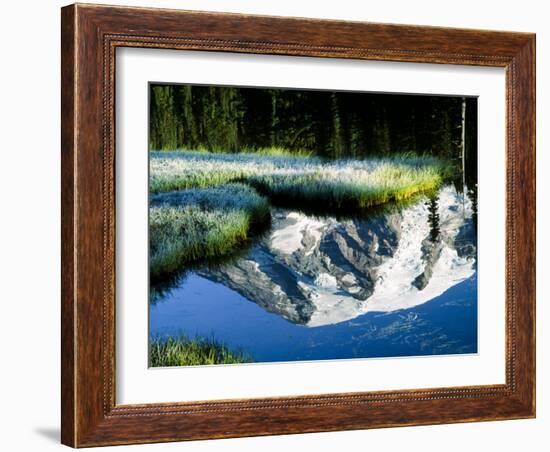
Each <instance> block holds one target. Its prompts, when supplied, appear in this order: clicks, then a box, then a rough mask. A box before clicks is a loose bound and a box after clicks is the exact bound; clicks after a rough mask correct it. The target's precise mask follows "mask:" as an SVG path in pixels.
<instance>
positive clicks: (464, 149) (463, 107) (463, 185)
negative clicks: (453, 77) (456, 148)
mask: <svg viewBox="0 0 550 452" xmlns="http://www.w3.org/2000/svg"><path fill="white" fill-rule="evenodd" d="M465 198H466V98H465V97H463V98H462V211H463V213H464V214H465V213H466V212H465V207H464V200H465Z"/></svg>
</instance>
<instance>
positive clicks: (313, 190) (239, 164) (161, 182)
mask: <svg viewBox="0 0 550 452" xmlns="http://www.w3.org/2000/svg"><path fill="white" fill-rule="evenodd" d="M448 172H449V168H448V166H447V164H446V163H445V162H444V161H441V160H439V159H435V158H432V157H418V156H412V155H400V156H397V157H395V158H392V159H388V158H381V159H369V160H337V161H326V160H322V159H319V158H317V157H304V156H289V155H286V154H284V153H283V152H282V151H280V150H278V151H277V152H272V153H266V154H260V155H258V154H246V153H242V154H223V153H210V152H204V151H198V152H197V151H195V152H192V151H186V152H166V151H161V152H155V151H152V152H151V157H150V174H151V176H150V191H151V198H150V203H151V207H150V216H149V231H150V235H149V241H150V263H149V266H150V277H151V282H152V283H153V284H155V283H156V282H159V281H161V280H163V279H164V278H166V277H169V276H170V275H171V274H173V273H174V272H176V271H178V270H181V268H182V267H184V266H186V265H189V264H193V263H196V262H204V261H205V260H206V261H208V260H212V259H219V258H221V257H223V256H227V255H230V254H232V253H234V252H236V251H238V250H239V249H240V248H241V247H242V246H243V244H244V243H246V242H247V241H248V240H249V238H250V237H251V236H253V235H254V234H255V233H257V232H260V231H262V230H264V229H265V228H266V226H268V225H269V224H270V219H271V213H270V210H271V206H272V205H278V206H279V207H287V208H300V206H303V207H304V208H307V209H308V210H309V211H312V212H313V211H315V209H316V208H317V209H318V210H319V211H320V212H322V213H327V212H329V213H330V214H331V215H346V214H361V213H362V212H367V211H368V209H372V208H376V207H379V206H383V205H385V204H387V203H389V202H402V201H406V200H408V199H411V198H412V197H413V196H415V195H418V194H420V193H424V192H429V191H433V190H435V189H437V188H438V187H439V186H440V185H441V183H442V182H443V180H444V177H445V176H446V175H447V174H448Z"/></svg>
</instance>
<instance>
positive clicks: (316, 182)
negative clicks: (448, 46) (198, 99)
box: [150, 152, 449, 210]
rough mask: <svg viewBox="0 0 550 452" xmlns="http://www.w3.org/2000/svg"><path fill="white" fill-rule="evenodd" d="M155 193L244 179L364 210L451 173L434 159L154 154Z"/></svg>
mask: <svg viewBox="0 0 550 452" xmlns="http://www.w3.org/2000/svg"><path fill="white" fill-rule="evenodd" d="M150 169H151V177H150V189H151V192H153V193H158V192H165V191H171V190H181V189H187V188H196V187H211V186H218V185H222V184H225V183H228V182H233V181H240V182H242V183H246V184H250V185H252V186H254V187H256V188H257V189H258V190H259V191H260V192H261V193H262V194H264V195H266V196H268V197H269V198H271V199H272V200H276V201H277V202H279V203H282V204H284V203H285V202H288V203H289V204H292V205H295V204H297V203H300V202H302V203H309V204H311V203H322V205H323V207H324V208H332V209H335V210H339V209H363V208H368V207H372V206H376V205H380V204H384V203H387V202H389V201H402V200H404V199H406V198H408V197H411V196H413V195H415V194H418V193H420V192H423V191H429V190H434V189H436V188H437V187H439V186H440V184H441V183H442V181H443V178H444V177H445V173H446V172H448V171H449V170H448V166H447V165H446V163H445V162H443V161H441V160H439V159H436V158H433V157H418V156H412V155H410V154H409V155H399V156H396V157H394V158H376V159H368V160H335V161H325V160H321V159H319V158H314V157H312V158H303V157H291V156H286V155H281V154H279V155H277V154H274V155H258V154H246V153H244V154H215V153H204V152H152V153H151V160H150Z"/></svg>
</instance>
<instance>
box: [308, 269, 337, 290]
mask: <svg viewBox="0 0 550 452" xmlns="http://www.w3.org/2000/svg"><path fill="white" fill-rule="evenodd" d="M314 282H315V285H316V286H320V287H324V288H326V289H336V288H337V287H338V282H337V280H336V278H335V277H334V276H332V275H329V274H328V273H321V274H319V276H317V278H315V281H314Z"/></svg>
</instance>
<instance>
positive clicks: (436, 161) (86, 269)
mask: <svg viewBox="0 0 550 452" xmlns="http://www.w3.org/2000/svg"><path fill="white" fill-rule="evenodd" d="M61 32H62V150H61V154H62V372H61V373H62V382H61V384H62V442H63V443H64V444H67V445H70V446H73V447H85V446H100V445H114V444H132V443H148V442H162V441H180V440H194V439H211V438H226V437H237V436H254V435H274V434H285V433H300V432H318V431H335V430H349V429H364V428H377V427H391V426H404V425H425V424H440V423H451V422H469V421H485V420H504V419H519V418H530V417H534V416H535V36H534V35H533V34H529V33H512V32H501V31H499V32H497V31H481V30H466V29H448V28H437V27H420V26H408V25H388V24H374V23H361V22H340V21H328V20H312V19H299V18H280V17H264V16H247V15H238V14H219V13H207V12H190V11H177V10H162V9H147V8H126V7H110V6H95V5H79V4H75V5H71V6H67V7H65V8H63V9H62V30H61Z"/></svg>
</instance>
